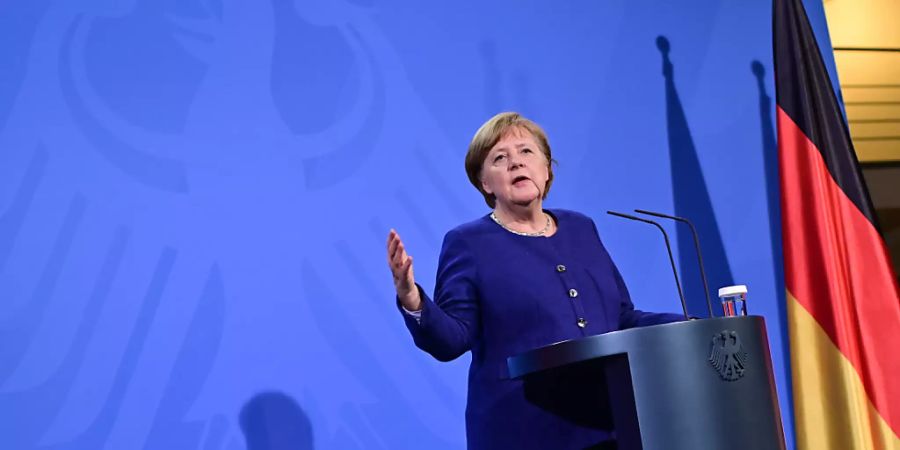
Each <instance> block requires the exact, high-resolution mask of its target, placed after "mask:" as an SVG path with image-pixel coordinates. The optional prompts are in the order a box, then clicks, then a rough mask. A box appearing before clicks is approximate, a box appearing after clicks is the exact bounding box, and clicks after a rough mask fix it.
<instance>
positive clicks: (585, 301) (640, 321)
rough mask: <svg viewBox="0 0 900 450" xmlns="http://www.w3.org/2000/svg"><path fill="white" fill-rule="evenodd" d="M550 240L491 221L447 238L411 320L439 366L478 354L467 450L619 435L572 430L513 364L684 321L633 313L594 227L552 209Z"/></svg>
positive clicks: (569, 443)
mask: <svg viewBox="0 0 900 450" xmlns="http://www.w3.org/2000/svg"><path fill="white" fill-rule="evenodd" d="M547 212H548V213H549V214H550V215H551V216H552V217H553V218H554V219H555V220H556V223H557V226H558V229H557V232H556V233H555V234H554V235H553V236H550V237H527V236H520V235H516V234H513V233H510V232H509V231H506V230H505V229H503V228H502V227H500V226H499V225H497V224H496V223H494V222H493V220H491V219H490V217H489V216H484V217H482V218H480V219H477V220H475V221H472V222H469V223H466V224H463V225H461V226H459V227H457V228H455V229H453V230H451V231H450V232H448V233H447V235H446V236H445V237H444V243H443V247H442V249H441V255H440V260H439V263H438V272H437V281H436V283H435V289H434V298H433V300H432V299H431V298H429V297H428V296H427V295H425V293H424V291H423V290H422V288H421V287H419V293H420V295H421V296H422V299H423V303H424V306H423V309H422V311H421V316H420V317H419V319H418V320H416V318H414V317H412V316H410V315H409V314H406V313H404V314H403V316H404V320H405V322H406V326H407V327H408V328H409V331H410V333H411V334H412V337H413V340H414V341H415V344H416V346H418V347H419V348H421V349H422V350H424V351H426V352H428V353H430V354H431V355H432V356H434V357H435V358H437V359H438V360H441V361H450V360H453V359H455V358H457V357H459V356H460V355H462V354H463V353H465V352H466V351H471V352H472V363H471V366H470V368H469V391H468V400H467V406H466V436H467V442H468V448H469V449H475V450H480V449H505V448H517V449H529V448H534V449H546V448H553V449H565V448H585V447H588V446H591V445H595V444H597V443H598V442H602V441H606V440H611V439H613V435H612V434H611V430H604V429H597V428H592V427H587V426H583V425H579V424H576V423H572V422H571V421H569V420H567V419H565V418H563V417H560V416H557V415H555V414H553V413H551V412H549V411H546V410H544V409H542V408H540V407H538V406H537V405H535V404H533V403H532V402H530V401H529V400H528V399H526V396H525V392H524V389H523V384H522V381H521V380H513V379H510V378H509V373H508V369H507V365H506V359H507V358H508V357H509V356H512V355H516V354H518V353H521V352H524V351H526V350H529V349H532V348H535V347H540V346H544V345H548V344H552V343H554V342H559V341H564V340H568V339H577V338H580V337H584V336H590V335H595V334H601V333H606V332H608V331H613V330H621V329H625V328H631V327H637V326H643V325H653V324H659V323H667V322H673V321H677V320H682V316H679V315H675V314H654V313H645V312H641V311H638V310H636V309H634V305H633V304H632V303H631V299H630V298H629V295H628V290H627V289H626V287H625V283H624V282H623V280H622V276H621V275H620V274H619V271H618V269H617V268H616V266H615V264H613V261H612V259H611V258H610V256H609V253H607V251H606V249H605V248H604V247H603V244H602V243H601V242H600V237H599V235H598V233H597V228H596V226H595V225H594V222H593V221H592V220H591V219H590V218H588V217H586V216H584V215H582V214H579V213H576V212H573V211H566V210H547Z"/></svg>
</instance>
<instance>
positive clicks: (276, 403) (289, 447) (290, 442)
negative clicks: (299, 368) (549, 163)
mask: <svg viewBox="0 0 900 450" xmlns="http://www.w3.org/2000/svg"><path fill="white" fill-rule="evenodd" d="M239 421H240V424H241V431H242V432H243V433H244V440H245V441H246V444H247V450H312V448H313V431H312V424H310V421H309V418H308V417H307V416H306V413H305V412H303V409H301V408H300V405H298V404H297V402H296V401H294V399H293V398H291V397H289V396H287V395H286V394H284V393H281V392H264V393H261V394H257V395H255V396H254V397H253V398H251V399H250V401H248V402H247V403H246V404H245V405H244V407H243V408H241V412H240V416H239Z"/></svg>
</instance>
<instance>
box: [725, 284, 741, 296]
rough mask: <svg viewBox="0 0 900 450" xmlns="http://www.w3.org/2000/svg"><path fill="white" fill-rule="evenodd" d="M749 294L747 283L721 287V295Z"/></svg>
mask: <svg viewBox="0 0 900 450" xmlns="http://www.w3.org/2000/svg"><path fill="white" fill-rule="evenodd" d="M738 294H745V295H746V294H747V285H744V284H737V285H734V286H725V287H723V288H719V297H730V296H732V295H738Z"/></svg>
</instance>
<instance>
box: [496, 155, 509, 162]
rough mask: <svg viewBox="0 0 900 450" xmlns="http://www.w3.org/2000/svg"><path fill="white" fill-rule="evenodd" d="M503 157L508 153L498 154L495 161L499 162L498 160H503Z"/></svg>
mask: <svg viewBox="0 0 900 450" xmlns="http://www.w3.org/2000/svg"><path fill="white" fill-rule="evenodd" d="M503 158H506V155H497V156H495V157H494V162H498V161H500V160H502V159H503Z"/></svg>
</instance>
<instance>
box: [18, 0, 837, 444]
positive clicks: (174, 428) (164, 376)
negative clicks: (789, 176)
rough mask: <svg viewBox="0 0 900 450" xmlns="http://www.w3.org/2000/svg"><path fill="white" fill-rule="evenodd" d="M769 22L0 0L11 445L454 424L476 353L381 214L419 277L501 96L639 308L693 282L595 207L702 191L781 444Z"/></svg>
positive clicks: (698, 7)
mask: <svg viewBox="0 0 900 450" xmlns="http://www.w3.org/2000/svg"><path fill="white" fill-rule="evenodd" d="M673 3H677V4H673ZM807 3H808V4H807V7H808V8H810V10H809V12H810V15H811V19H812V22H813V26H814V27H815V28H816V31H817V33H818V34H819V37H820V42H822V46H823V48H830V44H829V43H828V38H827V31H826V29H825V20H824V15H823V11H822V5H821V2H815V1H809V2H807ZM771 46H772V42H771V5H770V3H769V2H746V1H745V2H735V1H729V0H714V1H688V2H662V1H657V2H650V1H633V0H632V1H628V0H610V1H604V2H589V1H570V2H514V1H502V2H494V3H484V2H444V3H436V4H431V3H428V4H426V3H423V2H396V1H390V0H386V1H382V0H352V1H345V2H340V1H321V0H320V1H315V0H313V1H288V0H271V1H268V2H263V1H250V0H227V1H225V0H181V1H175V0H165V1H161V0H116V1H106V0H81V1H70V2H62V1H56V2H54V1H49V0H28V1H18V2H6V4H5V5H4V6H3V7H2V10H0V61H2V65H3V69H2V70H0V342H2V344H0V436H2V439H0V440H2V441H3V445H2V446H3V448H17V449H18V448H67V449H68V448H75V449H81V448H85V449H88V448H90V449H94V448H106V449H126V448H141V447H143V448H149V449H168V448H187V449H241V448H248V449H262V448H295V449H296V448H299V449H303V448H316V449H350V448H366V449H369V448H376V449H377V448H385V449H394V448H428V449H454V448H461V447H463V446H464V440H465V439H464V426H463V411H464V408H465V391H466V385H465V379H466V369H467V365H468V357H467V356H464V357H462V358H460V359H459V360H457V361H454V362H452V363H438V362H436V361H434V360H432V359H431V358H430V357H429V356H427V355H425V354H424V353H421V352H419V351H418V350H417V349H415V348H414V347H413V345H412V341H411V339H410V337H409V336H408V334H407V332H406V330H405V328H404V327H403V324H402V320H401V318H400V316H399V315H398V313H397V311H396V309H395V306H394V303H393V286H392V284H391V281H390V275H389V271H388V269H387V267H386V263H385V255H384V243H385V239H386V235H387V232H388V230H389V228H392V227H393V228H396V229H397V230H399V231H400V233H401V234H402V236H403V237H404V239H405V241H406V242H407V245H408V249H409V250H410V252H411V253H412V254H413V255H414V256H415V258H416V268H415V269H416V274H417V278H418V280H419V281H420V282H421V283H422V284H423V285H424V286H425V287H426V289H427V290H431V289H432V288H433V283H434V281H433V280H434V273H435V268H436V259H437V254H438V251H439V250H440V248H439V247H440V243H441V238H442V236H443V233H445V232H446V231H447V230H448V229H450V228H452V227H454V226H455V225H457V224H459V223H461V222H463V221H468V220H471V219H473V218H476V217H478V216H480V215H483V214H486V213H487V209H486V207H485V205H484V203H483V201H482V200H481V197H480V195H479V194H478V192H477V191H476V190H475V189H474V188H472V187H471V186H470V185H469V183H468V180H467V179H466V176H465V173H464V169H463V156H464V153H465V149H466V146H467V144H468V141H469V139H470V138H471V136H472V134H473V133H474V131H475V129H476V128H477V127H478V126H479V125H480V124H481V123H482V122H483V121H484V120H486V119H487V118H488V117H490V116H492V115H493V114H494V113H496V112H499V111H502V110H517V111H520V112H522V113H524V114H525V115H526V116H528V117H530V118H532V119H534V120H535V121H537V122H539V123H540V124H542V125H543V126H544V127H545V129H546V130H547V132H548V134H549V136H550V141H551V144H552V146H553V148H554V156H555V157H556V159H558V160H559V162H560V163H559V166H558V167H557V168H556V169H555V171H556V177H557V178H556V181H555V183H554V186H553V190H552V192H551V194H550V198H549V199H548V202H547V203H548V206H550V207H561V208H571V209H575V210H578V211H581V212H584V213H586V214H589V215H591V216H592V217H593V218H594V219H595V221H596V222H597V226H598V229H599V231H600V234H601V236H602V237H603V239H604V241H605V243H606V245H607V247H608V249H609V250H610V252H611V254H612V256H613V258H614V259H615V261H616V262H617V264H618V265H619V267H620V269H621V271H622V273H623V275H624V278H625V280H626V282H627V283H628V286H629V288H630V290H631V293H632V297H633V299H634V301H635V303H636V304H637V305H638V306H639V307H640V308H642V309H647V310H658V311H678V310H679V309H680V307H679V305H678V303H677V295H676V291H675V287H674V284H673V281H672V279H671V273H670V271H669V268H668V259H667V257H666V255H665V251H664V250H663V247H662V240H661V237H660V236H659V235H658V234H657V233H656V231H654V230H653V229H652V228H649V227H644V226H642V225H640V224H634V223H624V222H620V221H618V220H617V219H614V218H612V217H610V216H607V215H605V214H604V212H605V211H606V210H608V209H613V210H623V211H627V210H630V209H632V208H645V209H653V210H659V211H664V212H672V213H678V214H683V215H687V216H689V217H692V218H694V219H696V220H697V221H698V222H699V223H698V225H699V227H700V231H701V233H703V235H702V245H703V247H704V252H705V256H706V264H707V268H708V270H709V272H710V273H709V275H710V284H711V288H713V289H715V288H717V287H720V286H722V285H726V284H732V283H744V284H747V285H749V288H750V295H749V307H750V312H751V313H755V314H761V315H764V316H765V318H766V321H767V324H768V327H769V339H770V342H771V345H772V353H773V358H774V363H775V369H776V378H777V382H778V389H779V397H780V400H781V404H782V413H783V415H784V418H785V426H786V431H787V434H788V441H789V443H791V442H792V438H791V425H790V414H791V411H790V390H789V379H788V375H789V369H788V367H787V365H786V359H785V358H786V355H787V352H786V348H785V346H786V337H785V335H784V331H783V330H784V319H783V306H782V302H783V287H782V283H781V276H780V273H781V272H780V270H781V269H780V266H779V262H778V261H779V260H780V257H781V256H780V239H779V235H778V233H779V231H778V230H779V228H778V227H779V225H778V220H779V219H778V207H777V198H778V197H777V195H778V194H777V168H776V163H777V160H776V159H775V158H776V154H775V152H776V149H775V137H774V136H775V135H774V131H773V121H772V115H773V111H774V105H773V103H774V101H773V100H772V99H773V98H774V86H773V81H772V62H771V59H772V58H771ZM826 60H827V61H828V64H829V68H830V70H831V71H832V73H834V70H833V58H832V57H831V55H826ZM833 80H835V81H836V78H833ZM773 202H774V203H773ZM671 230H672V232H676V231H675V230H676V228H675V227H674V226H673V227H671ZM683 231H684V230H681V229H677V233H678V238H677V239H676V242H677V244H678V248H677V250H678V257H679V261H680V265H681V267H682V269H683V270H684V272H685V273H684V278H685V284H686V286H685V288H686V291H687V293H688V295H689V303H690V310H691V312H692V313H693V314H695V315H698V316H700V315H704V314H705V305H704V303H703V293H702V288H701V287H700V281H699V278H698V277H697V274H696V273H695V271H694V269H693V267H694V266H693V264H694V260H695V259H694V258H695V254H694V252H693V247H692V244H691V241H689V240H685V239H687V235H685V234H684V233H683ZM791 445H792V444H791Z"/></svg>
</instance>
